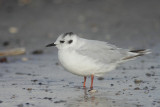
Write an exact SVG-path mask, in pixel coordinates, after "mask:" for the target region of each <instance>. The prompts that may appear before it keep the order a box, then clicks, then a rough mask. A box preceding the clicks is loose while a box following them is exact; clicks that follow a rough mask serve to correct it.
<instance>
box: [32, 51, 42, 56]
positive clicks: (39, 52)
mask: <svg viewBox="0 0 160 107" xmlns="http://www.w3.org/2000/svg"><path fill="white" fill-rule="evenodd" d="M32 54H34V55H38V54H43V50H35V51H33V52H32Z"/></svg>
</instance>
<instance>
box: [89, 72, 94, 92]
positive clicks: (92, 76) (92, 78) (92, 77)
mask: <svg viewBox="0 0 160 107" xmlns="http://www.w3.org/2000/svg"><path fill="white" fill-rule="evenodd" d="M93 80H94V75H91V87H90V89H91V90H92V89H93Z"/></svg>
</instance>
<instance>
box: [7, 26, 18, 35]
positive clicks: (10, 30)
mask: <svg viewBox="0 0 160 107" xmlns="http://www.w3.org/2000/svg"><path fill="white" fill-rule="evenodd" d="M17 32H18V28H16V27H10V28H9V33H11V34H16V33H17Z"/></svg>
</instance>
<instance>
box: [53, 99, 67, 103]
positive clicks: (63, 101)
mask: <svg viewBox="0 0 160 107" xmlns="http://www.w3.org/2000/svg"><path fill="white" fill-rule="evenodd" d="M65 102H67V101H66V100H59V101H55V102H54V103H65Z"/></svg>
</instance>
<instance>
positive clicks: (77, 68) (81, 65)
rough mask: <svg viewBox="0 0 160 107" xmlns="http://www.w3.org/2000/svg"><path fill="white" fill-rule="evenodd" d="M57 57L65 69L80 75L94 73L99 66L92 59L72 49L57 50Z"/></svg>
mask: <svg viewBox="0 0 160 107" xmlns="http://www.w3.org/2000/svg"><path fill="white" fill-rule="evenodd" d="M58 57H59V60H60V62H61V64H62V65H63V67H64V68H65V69H67V70H68V71H69V72H71V73H73V74H76V75H80V76H89V75H91V74H94V73H95V71H97V70H98V69H99V67H100V66H97V65H96V63H95V61H93V60H92V59H90V58H88V57H86V56H82V55H80V54H78V53H77V52H76V51H74V50H59V51H58Z"/></svg>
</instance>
